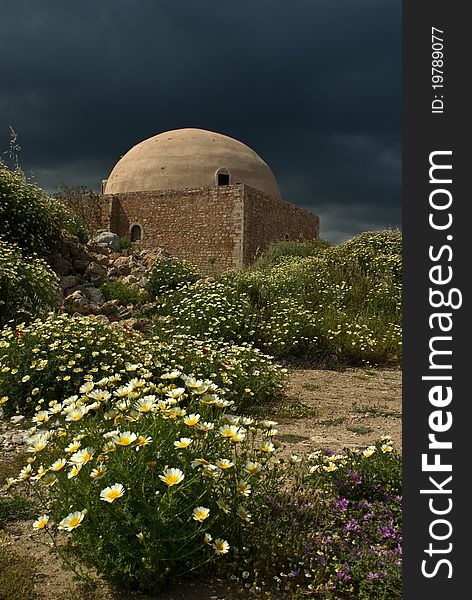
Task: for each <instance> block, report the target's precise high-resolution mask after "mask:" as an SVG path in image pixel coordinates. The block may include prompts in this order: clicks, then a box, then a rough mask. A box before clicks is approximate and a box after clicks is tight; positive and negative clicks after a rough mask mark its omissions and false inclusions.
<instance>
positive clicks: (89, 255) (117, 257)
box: [48, 231, 165, 320]
mask: <svg viewBox="0 0 472 600" xmlns="http://www.w3.org/2000/svg"><path fill="white" fill-rule="evenodd" d="M163 254H165V253H164V252H163V251H161V250H159V249H158V250H152V251H150V250H145V249H143V250H139V248H138V247H136V246H135V247H134V248H133V251H132V252H131V250H130V249H129V248H124V249H120V242H119V238H118V236H117V235H116V234H114V233H111V232H109V231H103V232H101V233H99V234H97V235H96V236H95V237H94V238H92V239H91V240H90V241H89V242H87V244H85V245H84V244H81V243H80V242H79V239H78V238H77V237H75V236H72V235H64V236H63V237H62V238H61V241H60V246H59V247H58V249H57V252H56V253H55V254H52V255H51V256H50V257H49V259H48V262H49V264H50V265H51V267H52V269H53V270H54V272H55V273H56V275H57V276H58V282H59V295H58V307H59V308H60V310H63V311H66V312H69V313H72V314H73V313H79V314H81V315H101V316H102V317H105V318H109V317H118V318H120V320H122V319H124V318H126V317H128V316H132V310H131V307H123V306H119V305H118V302H117V301H116V300H108V301H107V300H106V299H105V297H104V295H103V293H102V291H101V290H100V286H101V285H102V284H103V283H105V282H119V283H124V284H126V285H129V286H134V287H136V288H140V289H144V288H145V287H146V284H147V282H148V280H147V278H146V273H147V272H148V271H149V268H150V267H151V266H152V264H153V262H154V260H155V259H156V257H158V256H162V255H163ZM147 308H148V309H149V310H152V306H149V307H147ZM141 312H146V306H145V305H144V306H143V307H141Z"/></svg>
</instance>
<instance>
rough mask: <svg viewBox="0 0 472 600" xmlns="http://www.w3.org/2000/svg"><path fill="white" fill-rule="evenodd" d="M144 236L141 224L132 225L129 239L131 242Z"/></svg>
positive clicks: (137, 240)
mask: <svg viewBox="0 0 472 600" xmlns="http://www.w3.org/2000/svg"><path fill="white" fill-rule="evenodd" d="M142 238H143V229H142V227H141V225H138V224H135V225H133V226H132V227H131V229H130V232H129V239H130V241H131V242H139V241H140V240H142Z"/></svg>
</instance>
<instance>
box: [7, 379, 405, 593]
mask: <svg viewBox="0 0 472 600" xmlns="http://www.w3.org/2000/svg"><path fill="white" fill-rule="evenodd" d="M254 412H255V413H256V414H260V415H263V416H264V417H265V418H269V419H274V420H276V421H278V423H279V425H278V426H277V428H278V430H279V435H278V436H277V437H278V439H279V442H280V444H281V450H282V452H283V453H284V454H287V453H290V454H300V455H301V454H304V453H305V452H309V451H311V450H314V449H316V448H331V449H333V450H342V449H343V448H344V447H347V446H349V447H364V446H366V445H368V444H370V443H372V442H374V441H375V440H377V439H379V438H380V437H381V436H382V435H387V434H388V435H390V436H392V438H393V440H394V441H395V446H396V447H397V449H398V450H401V424H402V423H401V371H399V370H374V369H349V370H346V371H344V372H339V371H322V370H313V369H311V370H296V371H294V372H293V373H292V374H291V376H290V385H289V389H288V393H287V395H286V397H284V398H282V399H280V400H279V401H277V402H274V403H273V404H271V405H270V406H264V407H258V408H256V409H255V410H254ZM0 433H1V430H0ZM0 437H1V436H0ZM15 462H17V457H16V453H15V452H12V451H11V450H10V451H9V452H4V451H2V449H1V447H0V476H1V477H7V476H11V475H14V474H15V473H17V472H18V468H17V465H14V463H15ZM9 466H10V468H12V467H13V466H14V467H15V470H13V471H12V472H11V473H7V471H8V467H9ZM32 523H33V521H32V520H26V521H14V522H8V523H7V524H6V525H5V530H4V532H0V573H1V572H2V569H3V570H4V575H3V576H4V577H6V576H8V577H12V578H13V579H14V581H13V584H14V586H13V589H15V592H14V593H12V594H11V595H8V594H6V595H5V593H4V595H3V596H2V595H1V591H0V600H16V599H17V598H19V597H22V599H23V600H70V599H71V598H74V600H133V599H136V598H143V600H145V599H146V600H157V597H149V596H142V595H140V594H130V593H126V592H122V591H113V590H111V589H110V588H109V586H107V585H106V584H105V583H100V584H99V586H98V587H94V588H93V589H92V590H87V588H86V587H84V586H83V585H82V584H79V583H77V582H75V581H74V580H73V577H72V574H71V573H70V572H68V571H65V570H63V569H62V568H61V566H60V564H59V562H58V561H57V559H55V558H54V557H53V556H52V555H51V554H50V553H49V549H48V547H46V546H43V545H39V544H38V543H37V540H39V539H43V537H42V536H41V535H40V534H38V532H34V531H33V529H32ZM1 553H3V554H1ZM2 562H3V564H2ZM5 569H6V570H5ZM1 576H2V575H1V574H0V577H1ZM20 583H21V586H22V587H19V584H20ZM15 586H16V587H15ZM226 587H227V586H226V585H225V584H224V583H223V582H219V581H217V580H214V581H212V582H206V583H205V582H201V581H197V582H191V583H187V584H178V585H176V586H175V587H172V588H169V589H167V590H165V591H164V592H163V593H162V594H161V595H159V600H235V596H234V595H232V594H231V593H230V592H227V591H226ZM20 589H21V594H19V593H18V590H20ZM237 599H238V600H240V599H241V596H237Z"/></svg>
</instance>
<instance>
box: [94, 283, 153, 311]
mask: <svg viewBox="0 0 472 600" xmlns="http://www.w3.org/2000/svg"><path fill="white" fill-rule="evenodd" d="M100 290H101V292H102V294H103V295H104V296H105V300H118V302H119V304H121V305H123V306H127V305H128V304H133V305H135V306H141V305H142V304H145V303H146V302H149V300H150V299H151V296H150V295H149V292H147V291H146V290H144V289H142V288H140V287H138V286H133V285H131V284H129V283H121V282H119V281H107V282H106V283H104V284H103V285H102V286H100Z"/></svg>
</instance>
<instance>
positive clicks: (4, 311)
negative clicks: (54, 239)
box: [0, 239, 58, 326]
mask: <svg viewBox="0 0 472 600" xmlns="http://www.w3.org/2000/svg"><path fill="white" fill-rule="evenodd" d="M57 291H58V288H57V277H56V275H55V274H54V273H53V271H52V270H51V268H50V267H49V265H48V264H47V263H46V262H45V261H44V260H42V259H41V258H38V257H37V256H35V255H33V256H32V257H31V256H30V257H27V258H25V257H24V256H23V254H22V253H21V250H20V249H19V248H18V246H17V245H16V244H9V243H7V242H5V241H3V240H1V239H0V325H2V326H3V325H4V324H5V323H7V322H8V321H10V320H12V321H15V322H19V321H29V320H31V319H32V318H34V317H35V316H37V315H38V314H41V313H42V312H45V311H47V310H50V309H51V307H52V306H54V304H55V302H56V296H57Z"/></svg>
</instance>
